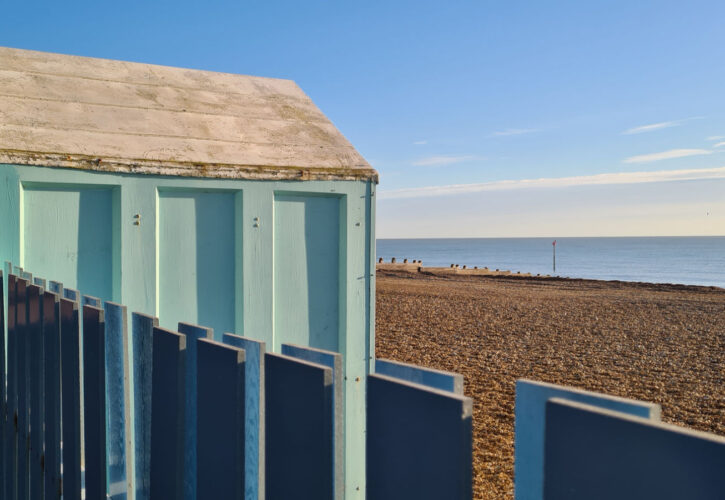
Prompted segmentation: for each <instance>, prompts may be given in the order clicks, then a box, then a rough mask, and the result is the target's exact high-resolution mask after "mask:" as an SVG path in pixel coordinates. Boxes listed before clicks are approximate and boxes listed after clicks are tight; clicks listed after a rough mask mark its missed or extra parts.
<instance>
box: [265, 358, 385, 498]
mask: <svg viewBox="0 0 725 500" xmlns="http://www.w3.org/2000/svg"><path fill="white" fill-rule="evenodd" d="M264 371H265V392H266V397H265V399H266V401H265V403H266V415H265V426H266V438H267V442H266V450H265V459H266V465H265V472H266V487H265V489H266V494H267V498H268V499H269V500H282V499H289V498H315V499H317V500H326V499H332V498H333V490H334V478H333V474H332V464H333V447H332V432H333V423H332V418H331V415H332V405H333V394H332V370H331V369H330V368H328V367H326V366H322V365H318V364H314V363H309V362H306V361H300V360H298V359H295V358H291V357H289V356H284V355H281V354H271V353H267V354H266V355H265V366H264ZM291 416H294V417H293V418H291ZM373 498H374V497H373Z"/></svg>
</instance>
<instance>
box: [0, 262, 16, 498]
mask: <svg viewBox="0 0 725 500" xmlns="http://www.w3.org/2000/svg"><path fill="white" fill-rule="evenodd" d="M7 289H8V310H7V324H8V332H7V337H8V341H7V395H6V398H7V400H6V408H5V414H6V419H5V421H4V425H5V448H4V450H3V468H4V469H5V480H4V482H3V485H2V491H3V498H15V491H16V478H17V470H16V469H17V462H16V460H17V453H18V452H17V446H18V444H17V432H16V427H15V421H16V420H15V418H16V415H17V411H18V391H17V387H18V376H17V367H18V355H17V351H18V349H17V322H16V314H17V276H16V275H15V274H8V287H7Z"/></svg>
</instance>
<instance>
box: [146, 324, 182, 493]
mask: <svg viewBox="0 0 725 500" xmlns="http://www.w3.org/2000/svg"><path fill="white" fill-rule="evenodd" d="M186 340H187V339H186V337H185V336H184V335H181V334H178V333H176V332H172V331H169V330H165V329H163V328H158V327H155V328H154V330H153V363H152V366H153V368H152V386H153V387H154V390H153V392H152V395H151V408H152V411H151V464H150V466H151V467H150V468H151V477H150V479H151V488H150V498H151V499H152V500H157V499H159V500H160V499H167V498H168V499H176V500H180V499H182V498H184V434H185V432H186V427H185V422H184V414H185V405H186V403H185V399H186V395H185V387H184V386H185V379H186V371H185V367H184V364H185V358H186Z"/></svg>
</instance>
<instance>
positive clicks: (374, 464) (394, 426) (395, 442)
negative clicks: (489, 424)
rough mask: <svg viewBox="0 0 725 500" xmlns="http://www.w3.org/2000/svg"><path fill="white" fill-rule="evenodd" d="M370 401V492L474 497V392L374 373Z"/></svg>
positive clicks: (380, 496)
mask: <svg viewBox="0 0 725 500" xmlns="http://www.w3.org/2000/svg"><path fill="white" fill-rule="evenodd" d="M367 407H368V409H367V493H368V498H375V499H376V500H393V499H395V500H428V499H430V500H434V499H435V500H437V499H440V498H445V499H450V500H459V499H460V500H464V499H466V500H468V499H470V498H472V497H473V481H472V477H473V474H472V467H473V463H472V462H473V434H472V414H473V401H472V400H471V398H467V397H465V396H461V395H458V394H453V393H451V392H447V391H440V390H437V389H431V388H429V387H426V386H423V385H418V384H412V383H410V382H405V381H402V380H399V379H395V378H392V377H387V376H385V375H377V374H373V375H370V376H369V377H368V405H367Z"/></svg>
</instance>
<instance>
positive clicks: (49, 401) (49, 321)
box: [43, 292, 61, 500]
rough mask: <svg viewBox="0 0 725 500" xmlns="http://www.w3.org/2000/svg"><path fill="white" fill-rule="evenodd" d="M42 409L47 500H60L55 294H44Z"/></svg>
mask: <svg viewBox="0 0 725 500" xmlns="http://www.w3.org/2000/svg"><path fill="white" fill-rule="evenodd" d="M43 364H44V380H43V398H44V402H43V408H44V420H45V435H44V438H45V443H44V453H45V455H44V464H45V485H44V488H43V490H44V494H45V499H46V500H52V499H59V498H60V495H61V476H60V421H61V420H60V419H61V415H60V391H61V385H60V381H61V371H60V299H59V297H58V295H57V294H55V293H53V292H45V293H44V294H43Z"/></svg>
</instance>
